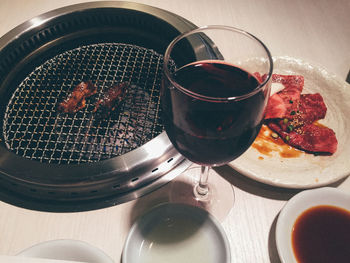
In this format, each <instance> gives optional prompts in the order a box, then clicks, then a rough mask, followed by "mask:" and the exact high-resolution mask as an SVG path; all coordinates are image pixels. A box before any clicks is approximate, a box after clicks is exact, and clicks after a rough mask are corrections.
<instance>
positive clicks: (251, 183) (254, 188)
mask: <svg viewBox="0 0 350 263" xmlns="http://www.w3.org/2000/svg"><path fill="white" fill-rule="evenodd" d="M214 170H215V171H216V172H217V173H218V174H220V175H221V176H222V177H223V178H225V179H226V180H227V181H228V182H230V183H231V184H232V185H233V186H234V187H237V188H239V189H240V190H242V191H245V192H248V193H250V194H254V195H257V196H261V197H264V198H269V199H274V200H281V201H288V200H289V199H290V198H291V197H293V196H294V195H295V194H297V193H299V192H301V191H302V190H304V189H290V188H282V187H276V186H271V185H267V184H264V183H260V182H258V181H255V180H252V179H250V178H248V177H246V176H244V175H242V174H240V173H239V172H237V171H236V170H234V169H233V168H232V167H230V166H228V165H224V166H221V167H216V168H214ZM344 180H346V178H344V179H342V180H339V181H338V182H336V183H333V184H330V185H328V186H330V187H337V186H339V185H340V184H341V183H342V182H344Z"/></svg>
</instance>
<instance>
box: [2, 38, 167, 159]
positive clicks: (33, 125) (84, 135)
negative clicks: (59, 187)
mask: <svg viewBox="0 0 350 263" xmlns="http://www.w3.org/2000/svg"><path fill="white" fill-rule="evenodd" d="M162 63H163V57H162V56H161V55H159V54H158V53H156V52H155V51H153V50H150V49H146V48H142V47H138V46H135V45H129V44H121V43H102V44H92V45H87V46H82V47H79V48H75V49H73V50H69V51H66V52H64V53H62V54H58V55H57V56H55V57H53V58H52V59H50V60H48V61H46V62H45V63H43V64H42V65H40V66H39V67H37V68H36V69H35V70H34V71H33V72H31V73H30V74H28V76H27V77H26V78H25V79H24V80H23V81H22V82H21V83H20V85H19V86H18V88H17V89H16V90H15V92H14V93H13V95H12V98H11V100H10V102H9V104H8V106H7V109H6V113H5V118H4V122H3V133H4V140H5V144H6V146H7V148H8V149H10V150H11V151H13V152H15V153H16V154H17V155H20V156H23V157H26V158H29V159H31V160H37V161H41V162H48V163H59V164H67V163H85V162H94V161H100V160H104V159H107V158H111V157H115V156H119V155H122V154H125V153H127V152H129V151H131V150H133V149H136V148H137V147H140V146H141V145H143V144H144V143H146V142H147V141H149V140H151V139H153V138H154V137H155V136H157V135H158V134H159V133H161V132H162V130H163V127H162V124H161V120H160V107H159V104H160V96H159V90H160V80H161V72H162ZM83 80H85V81H86V80H91V81H92V83H94V84H95V86H97V88H98V92H97V94H95V95H94V96H92V97H91V98H89V99H88V100H87V105H86V107H85V108H84V109H82V110H80V111H78V112H77V113H75V114H68V113H60V112H59V111H58V110H57V106H58V105H59V103H60V102H61V101H62V100H63V99H64V98H65V97H66V96H67V95H68V94H69V93H70V92H71V91H72V90H73V88H74V86H75V85H77V84H79V83H80V82H81V81H83ZM120 82H128V83H130V85H129V87H128V89H127V93H126V97H125V99H124V100H123V102H122V104H121V105H120V107H119V108H118V109H117V111H115V112H113V113H112V114H111V115H110V117H109V118H107V119H102V120H101V119H100V118H99V117H98V116H96V114H95V113H93V109H94V105H95V103H96V101H97V100H98V99H99V98H101V97H102V94H103V92H104V91H105V90H106V89H107V88H109V87H110V86H112V85H113V84H116V83H120Z"/></svg>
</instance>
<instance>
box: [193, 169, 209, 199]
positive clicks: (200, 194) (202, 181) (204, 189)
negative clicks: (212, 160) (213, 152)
mask: <svg viewBox="0 0 350 263" xmlns="http://www.w3.org/2000/svg"><path fill="white" fill-rule="evenodd" d="M209 169H210V167H209V166H204V165H202V166H201V173H200V176H199V182H198V184H197V186H196V187H195V195H196V197H197V198H198V199H202V198H205V197H206V196H207V195H208V193H209V187H208V176H209Z"/></svg>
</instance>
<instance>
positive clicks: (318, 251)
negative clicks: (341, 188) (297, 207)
mask: <svg viewBox="0 0 350 263" xmlns="http://www.w3.org/2000/svg"><path fill="white" fill-rule="evenodd" d="M292 247H293V252H294V255H295V257H296V259H297V261H298V262H299V263H323V262H324V263H326V262H327V263H328V262H332V263H333V262H334V263H345V262H350V211H348V210H346V209H343V208H340V207H336V206H330V205H320V206H315V207H312V208H309V209H308V210H306V211H305V212H303V213H302V214H301V215H300V216H299V217H298V218H297V220H296V222H295V223H294V226H293V230H292Z"/></svg>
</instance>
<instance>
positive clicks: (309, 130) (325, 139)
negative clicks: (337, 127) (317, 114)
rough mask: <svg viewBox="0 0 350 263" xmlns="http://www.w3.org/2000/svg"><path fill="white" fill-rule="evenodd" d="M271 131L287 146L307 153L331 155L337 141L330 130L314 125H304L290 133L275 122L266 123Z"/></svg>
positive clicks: (335, 148)
mask: <svg viewBox="0 0 350 263" xmlns="http://www.w3.org/2000/svg"><path fill="white" fill-rule="evenodd" d="M268 126H269V128H270V129H271V130H273V131H275V132H276V133H278V134H279V135H280V136H281V138H282V139H283V140H284V141H285V142H286V143H288V144H289V145H291V146H293V147H295V148H298V149H300V150H304V151H306V152H309V153H322V154H333V153H335V152H336V150H337V146H338V141H337V138H336V136H335V133H334V131H333V130H332V129H330V128H327V127H324V126H319V125H316V124H306V125H304V126H301V127H299V128H298V129H295V130H292V131H290V132H289V131H285V130H283V128H282V127H281V126H280V125H279V124H278V123H276V122H274V121H271V122H269V123H268Z"/></svg>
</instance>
